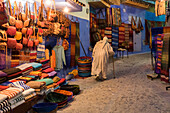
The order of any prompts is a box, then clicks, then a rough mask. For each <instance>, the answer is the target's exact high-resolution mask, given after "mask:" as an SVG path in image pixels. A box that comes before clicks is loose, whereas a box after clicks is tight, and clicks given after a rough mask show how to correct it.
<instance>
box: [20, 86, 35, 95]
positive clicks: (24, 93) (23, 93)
mask: <svg viewBox="0 0 170 113" xmlns="http://www.w3.org/2000/svg"><path fill="white" fill-rule="evenodd" d="M34 92H35V89H33V88H30V89H28V90H25V91H24V92H22V95H23V96H24V97H26V96H28V95H30V94H32V93H34Z"/></svg>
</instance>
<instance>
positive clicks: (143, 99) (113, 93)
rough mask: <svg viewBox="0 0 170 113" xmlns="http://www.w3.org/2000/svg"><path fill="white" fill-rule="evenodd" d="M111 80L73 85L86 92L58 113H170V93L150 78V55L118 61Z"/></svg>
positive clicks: (110, 75)
mask: <svg viewBox="0 0 170 113" xmlns="http://www.w3.org/2000/svg"><path fill="white" fill-rule="evenodd" d="M108 67H109V68H108V80H106V81H103V82H98V81H96V80H95V77H94V76H92V77H90V78H87V79H77V80H76V81H70V82H69V83H70V84H78V85H80V89H81V90H82V92H81V93H80V94H79V95H77V96H75V99H74V101H72V102H71V103H69V105H68V106H67V107H66V108H64V109H60V110H58V111H57V112H58V113H170V89H169V91H166V89H165V87H166V86H167V85H168V84H165V83H163V82H161V81H160V79H156V80H153V81H152V80H150V79H148V78H147V77H146V75H147V74H149V73H152V70H151V59H150V54H149V53H148V54H139V55H133V56H129V58H124V59H118V60H116V61H115V71H116V79H113V67H112V64H109V66H108Z"/></svg>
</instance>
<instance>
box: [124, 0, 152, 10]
mask: <svg viewBox="0 0 170 113" xmlns="http://www.w3.org/2000/svg"><path fill="white" fill-rule="evenodd" d="M122 4H125V5H129V6H133V7H137V8H141V9H148V8H149V5H144V4H141V3H137V2H133V1H129V0H127V1H125V2H123V3H122Z"/></svg>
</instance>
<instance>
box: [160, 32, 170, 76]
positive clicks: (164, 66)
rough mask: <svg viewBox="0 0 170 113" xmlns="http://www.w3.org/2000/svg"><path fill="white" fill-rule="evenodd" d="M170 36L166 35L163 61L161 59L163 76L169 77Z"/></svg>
mask: <svg viewBox="0 0 170 113" xmlns="http://www.w3.org/2000/svg"><path fill="white" fill-rule="evenodd" d="M169 38H170V34H164V38H163V48H162V59H161V74H164V75H165V76H166V77H169V41H170V39H169Z"/></svg>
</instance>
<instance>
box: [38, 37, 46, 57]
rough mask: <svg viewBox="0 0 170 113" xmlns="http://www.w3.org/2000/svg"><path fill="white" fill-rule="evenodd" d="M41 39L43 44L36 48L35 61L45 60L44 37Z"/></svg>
mask: <svg viewBox="0 0 170 113" xmlns="http://www.w3.org/2000/svg"><path fill="white" fill-rule="evenodd" d="M42 38H43V42H42V43H40V44H38V46H37V60H39V59H45V37H42Z"/></svg>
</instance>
